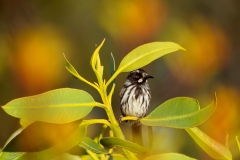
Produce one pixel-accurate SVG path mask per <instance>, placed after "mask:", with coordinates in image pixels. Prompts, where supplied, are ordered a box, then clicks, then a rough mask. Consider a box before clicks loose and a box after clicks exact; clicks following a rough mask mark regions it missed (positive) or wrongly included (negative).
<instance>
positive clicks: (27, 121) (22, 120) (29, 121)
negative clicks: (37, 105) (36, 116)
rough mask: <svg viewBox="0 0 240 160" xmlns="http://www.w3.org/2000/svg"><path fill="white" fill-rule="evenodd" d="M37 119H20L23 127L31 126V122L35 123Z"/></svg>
mask: <svg viewBox="0 0 240 160" xmlns="http://www.w3.org/2000/svg"><path fill="white" fill-rule="evenodd" d="M34 122H35V121H34V120H31V119H20V125H21V126H22V127H24V128H25V127H27V126H29V125H30V124H32V123H34Z"/></svg>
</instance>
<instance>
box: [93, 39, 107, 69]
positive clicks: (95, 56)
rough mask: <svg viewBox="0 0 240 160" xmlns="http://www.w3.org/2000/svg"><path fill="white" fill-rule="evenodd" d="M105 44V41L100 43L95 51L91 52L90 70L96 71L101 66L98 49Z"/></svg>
mask: <svg viewBox="0 0 240 160" xmlns="http://www.w3.org/2000/svg"><path fill="white" fill-rule="evenodd" d="M104 42H105V39H104V40H103V41H102V43H101V44H100V45H99V46H98V47H97V48H96V49H95V51H94V52H93V54H92V57H91V61H90V63H91V65H92V68H93V69H94V70H95V69H96V70H98V69H99V67H100V66H101V62H100V58H99V51H100V49H101V48H102V46H103V44H104Z"/></svg>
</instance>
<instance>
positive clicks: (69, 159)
mask: <svg viewBox="0 0 240 160" xmlns="http://www.w3.org/2000/svg"><path fill="white" fill-rule="evenodd" d="M51 160H82V159H81V158H80V157H79V156H75V155H72V154H68V153H63V154H61V155H60V156H58V157H56V158H53V159H51Z"/></svg>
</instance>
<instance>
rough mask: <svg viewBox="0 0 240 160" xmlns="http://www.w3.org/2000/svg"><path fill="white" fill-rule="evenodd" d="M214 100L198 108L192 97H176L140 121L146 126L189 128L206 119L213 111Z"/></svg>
mask: <svg viewBox="0 0 240 160" xmlns="http://www.w3.org/2000/svg"><path fill="white" fill-rule="evenodd" d="M215 106H216V102H215V101H214V102H212V103H211V104H210V105H209V106H207V107H205V108H203V109H201V110H199V109H200V106H199V104H198V102H197V101H196V100H194V99H192V98H186V97H177V98H173V99H170V100H168V101H166V102H164V103H163V104H161V105H160V106H158V107H157V108H156V109H155V110H153V111H152V112H151V113H150V114H149V115H148V116H146V117H145V118H142V119H141V120H140V121H141V123H142V124H144V125H147V126H161V127H172V128H189V127H194V126H197V125H199V124H201V123H203V122H204V121H206V120H207V119H208V118H209V117H210V115H211V114H212V113H213V111H214V109H215Z"/></svg>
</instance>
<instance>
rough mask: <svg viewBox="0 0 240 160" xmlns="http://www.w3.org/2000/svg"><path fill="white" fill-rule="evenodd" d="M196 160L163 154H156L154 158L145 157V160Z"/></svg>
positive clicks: (173, 154)
mask: <svg viewBox="0 0 240 160" xmlns="http://www.w3.org/2000/svg"><path fill="white" fill-rule="evenodd" d="M157 159H160V160H196V159H195V158H190V157H188V156H185V155H183V154H178V153H164V154H157V155H154V156H150V157H147V160H157Z"/></svg>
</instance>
